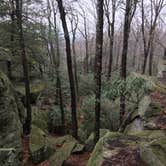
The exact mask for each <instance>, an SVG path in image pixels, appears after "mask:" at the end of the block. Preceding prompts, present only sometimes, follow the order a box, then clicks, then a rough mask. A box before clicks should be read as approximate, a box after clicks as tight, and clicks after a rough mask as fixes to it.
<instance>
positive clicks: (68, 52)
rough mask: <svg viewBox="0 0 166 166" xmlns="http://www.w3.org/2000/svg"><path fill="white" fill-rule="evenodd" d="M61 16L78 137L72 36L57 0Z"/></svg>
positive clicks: (74, 121)
mask: <svg viewBox="0 0 166 166" xmlns="http://www.w3.org/2000/svg"><path fill="white" fill-rule="evenodd" d="M57 2H58V7H59V12H60V17H61V20H62V26H63V30H64V35H65V42H66V56H67V67H68V75H69V82H70V91H71V111H72V129H73V133H72V135H73V136H74V137H75V138H77V136H78V135H77V129H78V127H77V111H76V109H77V108H76V107H77V105H76V93H75V82H74V75H73V69H72V57H71V48H70V37H69V32H68V28H67V23H66V18H65V15H66V14H65V11H64V7H63V4H62V0H57Z"/></svg>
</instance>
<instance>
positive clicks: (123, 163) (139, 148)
mask: <svg viewBox="0 0 166 166" xmlns="http://www.w3.org/2000/svg"><path fill="white" fill-rule="evenodd" d="M165 148H166V139H165V133H164V131H161V130H153V131H144V132H141V133H140V132H138V133H134V134H133V135H124V134H122V133H118V132H109V133H107V134H106V135H105V136H104V137H102V138H101V139H100V140H99V141H98V143H97V144H96V146H95V148H94V150H93V152H92V154H91V158H90V160H89V161H88V166H106V165H113V166H129V165H130V166H131V165H141V166H164V165H166V158H165V156H166V151H165Z"/></svg>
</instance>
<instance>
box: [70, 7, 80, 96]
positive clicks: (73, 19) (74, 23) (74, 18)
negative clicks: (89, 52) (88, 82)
mask: <svg viewBox="0 0 166 166" xmlns="http://www.w3.org/2000/svg"><path fill="white" fill-rule="evenodd" d="M71 12H72V10H71ZM69 19H70V22H71V31H72V51H73V62H74V78H75V83H76V92H77V97H78V96H79V85H78V74H77V55H76V48H75V40H76V32H77V28H78V15H74V14H73V12H72V13H71V18H69Z"/></svg>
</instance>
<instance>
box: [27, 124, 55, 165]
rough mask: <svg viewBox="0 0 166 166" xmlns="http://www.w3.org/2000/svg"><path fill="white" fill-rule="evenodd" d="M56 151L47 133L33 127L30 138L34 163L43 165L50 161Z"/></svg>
mask: <svg viewBox="0 0 166 166" xmlns="http://www.w3.org/2000/svg"><path fill="white" fill-rule="evenodd" d="M54 151H55V150H54V147H53V144H51V142H50V140H49V139H48V137H47V135H46V133H45V132H44V131H42V130H41V129H40V128H38V127H36V126H34V125H33V126H32V130H31V136H30V152H31V158H32V161H33V163H34V164H38V163H41V162H42V161H44V160H46V159H48V158H49V157H50V156H51V155H52V154H53V153H54Z"/></svg>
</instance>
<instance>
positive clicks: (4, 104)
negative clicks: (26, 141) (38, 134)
mask: <svg viewBox="0 0 166 166" xmlns="http://www.w3.org/2000/svg"><path fill="white" fill-rule="evenodd" d="M17 103H18V100H16V98H15V95H14V92H13V90H12V85H11V83H10V82H9V80H8V78H7V77H6V76H5V75H4V74H3V73H2V72H1V71H0V123H1V124H0V153H1V155H0V165H7V166H10V165H11V166H19V165H20V161H21V158H22V143H21V133H22V124H21V120H20V117H22V113H21V110H20V108H19V105H20V104H19V105H18V104H17ZM22 111H24V110H22ZM22 121H23V119H22ZM11 149H13V150H12V152H11V151H10V150H11ZM11 160H12V163H11Z"/></svg>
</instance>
